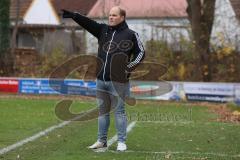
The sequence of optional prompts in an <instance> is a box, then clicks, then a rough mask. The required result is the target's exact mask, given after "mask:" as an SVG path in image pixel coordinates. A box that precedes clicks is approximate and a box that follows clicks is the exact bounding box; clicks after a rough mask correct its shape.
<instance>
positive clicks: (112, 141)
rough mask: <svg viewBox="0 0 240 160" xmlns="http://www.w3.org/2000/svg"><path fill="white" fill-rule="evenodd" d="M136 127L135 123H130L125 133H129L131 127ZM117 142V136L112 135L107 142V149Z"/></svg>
mask: <svg viewBox="0 0 240 160" xmlns="http://www.w3.org/2000/svg"><path fill="white" fill-rule="evenodd" d="M135 125H136V121H133V122H131V123H130V124H129V125H128V126H127V133H128V132H130V131H131V130H132V129H133V127H134V126H135ZM116 141H117V135H114V136H113V137H112V138H111V139H110V140H109V141H108V142H107V144H108V147H110V146H111V145H112V144H113V143H115V142H116Z"/></svg>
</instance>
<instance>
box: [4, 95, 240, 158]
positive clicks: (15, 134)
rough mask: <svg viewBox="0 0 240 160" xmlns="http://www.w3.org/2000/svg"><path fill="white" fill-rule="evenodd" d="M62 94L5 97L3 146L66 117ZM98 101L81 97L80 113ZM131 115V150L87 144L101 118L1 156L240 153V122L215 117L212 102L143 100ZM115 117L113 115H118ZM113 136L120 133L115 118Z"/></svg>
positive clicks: (230, 155)
mask: <svg viewBox="0 0 240 160" xmlns="http://www.w3.org/2000/svg"><path fill="white" fill-rule="evenodd" d="M57 102H58V101H57V100H44V99H42V100H23V99H1V101H0V109H1V116H0V120H1V122H0V144H1V145H0V148H3V147H6V146H8V145H10V144H13V143H15V142H17V141H19V140H21V139H24V138H26V137H29V136H32V135H33V134H35V133H37V132H39V131H41V130H44V129H46V128H48V127H50V126H52V125H54V124H58V123H61V122H62V121H61V120H59V119H58V118H57V117H56V115H55V113H54V108H55V104H56V103H57ZM93 107H95V102H94V101H88V102H80V101H75V102H74V104H73V106H72V108H71V110H72V111H73V112H75V113H78V112H81V111H83V110H87V109H90V108H93ZM127 114H128V119H129V120H130V121H133V120H138V122H137V123H136V126H135V127H134V128H133V130H132V131H131V132H130V133H129V134H128V141H127V144H128V152H125V153H117V152H115V149H116V143H114V144H113V145H112V146H111V147H110V148H109V151H108V152H105V153H95V152H93V151H91V150H88V149H87V148H86V147H87V146H88V145H90V144H92V143H93V142H94V141H95V140H96V136H97V135H96V134H97V120H96V119H95V120H92V121H86V122H72V123H70V124H69V125H67V126H65V127H63V128H61V129H56V130H54V131H53V132H51V133H49V134H48V135H46V136H43V137H41V138H39V139H37V140H35V141H33V142H30V143H28V144H25V145H23V146H21V147H19V148H17V149H15V150H13V151H10V152H8V153H6V154H4V155H1V156H0V160H15V159H17V157H18V155H19V157H20V158H19V159H21V160H42V159H44V160H76V159H89V160H91V159H99V160H103V159H115V160H117V159H119V160H120V159H121V160H123V159H124V160H125V159H129V160H133V159H144V160H145V159H154V160H156V159H195V160H196V159H199V160H200V159H214V160H219V159H226V160H228V159H236V160H237V159H240V157H236V155H239V154H240V138H239V133H240V127H239V125H238V124H232V123H221V122H217V121H215V119H216V118H217V115H215V114H214V113H211V112H209V110H208V108H207V107H202V106H197V105H191V104H187V103H166V102H164V103H161V102H154V103H151V102H149V103H143V102H139V103H138V104H137V105H136V106H134V107H130V106H128V107H127ZM112 117H113V116H112ZM111 122H112V123H111V126H110V130H109V138H110V137H112V136H113V135H114V134H115V128H114V121H113V119H111Z"/></svg>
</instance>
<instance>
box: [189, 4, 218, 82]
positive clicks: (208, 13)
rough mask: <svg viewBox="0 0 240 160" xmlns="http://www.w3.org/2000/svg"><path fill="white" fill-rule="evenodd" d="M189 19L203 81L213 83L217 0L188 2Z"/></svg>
mask: <svg viewBox="0 0 240 160" xmlns="http://www.w3.org/2000/svg"><path fill="white" fill-rule="evenodd" d="M187 3H188V8H187V13H188V18H189V20H190V23H191V28H192V34H193V39H194V42H195V51H196V53H197V55H198V58H199V61H198V69H199V73H200V74H201V78H202V80H203V81H211V79H212V71H211V68H212V67H211V55H210V38H211V32H212V26H213V22H214V12H215V3H216V0H187Z"/></svg>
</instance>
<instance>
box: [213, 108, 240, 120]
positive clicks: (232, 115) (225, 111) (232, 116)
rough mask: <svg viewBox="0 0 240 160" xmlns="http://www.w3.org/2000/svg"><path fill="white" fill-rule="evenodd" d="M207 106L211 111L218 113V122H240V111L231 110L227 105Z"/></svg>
mask: <svg viewBox="0 0 240 160" xmlns="http://www.w3.org/2000/svg"><path fill="white" fill-rule="evenodd" d="M209 108H210V111H211V112H214V113H216V114H218V115H219V117H218V119H217V121H219V122H231V123H240V112H239V111H233V110H232V109H230V108H229V107H227V105H219V106H211V107H209Z"/></svg>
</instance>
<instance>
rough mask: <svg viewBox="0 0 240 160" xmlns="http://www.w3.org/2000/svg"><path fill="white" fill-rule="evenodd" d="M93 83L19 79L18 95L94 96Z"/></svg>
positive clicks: (94, 84) (94, 86) (94, 85)
mask: <svg viewBox="0 0 240 160" xmlns="http://www.w3.org/2000/svg"><path fill="white" fill-rule="evenodd" d="M95 88H96V83H95V82H92V81H90V82H84V81H82V80H63V81H62V80H55V79H54V80H49V79H20V81H19V93H24V94H65V95H67V94H69V95H88V96H94V95H95V94H96V93H95V92H96V91H95V90H96V89H95Z"/></svg>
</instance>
